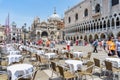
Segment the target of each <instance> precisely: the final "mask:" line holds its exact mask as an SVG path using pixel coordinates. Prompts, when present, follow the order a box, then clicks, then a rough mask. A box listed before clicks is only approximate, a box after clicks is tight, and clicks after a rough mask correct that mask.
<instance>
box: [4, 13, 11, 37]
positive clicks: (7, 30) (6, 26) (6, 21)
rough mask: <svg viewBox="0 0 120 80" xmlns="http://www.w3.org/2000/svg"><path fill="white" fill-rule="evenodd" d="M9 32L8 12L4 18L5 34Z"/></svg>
mask: <svg viewBox="0 0 120 80" xmlns="http://www.w3.org/2000/svg"><path fill="white" fill-rule="evenodd" d="M9 33H10V26H9V14H8V16H7V18H6V20H5V35H9Z"/></svg>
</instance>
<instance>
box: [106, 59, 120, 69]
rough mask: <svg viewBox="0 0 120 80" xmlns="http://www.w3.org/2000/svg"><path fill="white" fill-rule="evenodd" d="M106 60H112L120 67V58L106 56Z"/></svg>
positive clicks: (114, 65) (114, 64) (113, 63)
mask: <svg viewBox="0 0 120 80" xmlns="http://www.w3.org/2000/svg"><path fill="white" fill-rule="evenodd" d="M105 60H106V61H110V62H112V65H113V67H116V68H120V58H106V59H105Z"/></svg>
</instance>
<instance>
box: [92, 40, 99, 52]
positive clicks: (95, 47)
mask: <svg viewBox="0 0 120 80" xmlns="http://www.w3.org/2000/svg"><path fill="white" fill-rule="evenodd" d="M97 47H98V40H95V41H94V42H93V48H94V49H93V53H98V50H97Z"/></svg>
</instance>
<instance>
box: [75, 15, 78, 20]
mask: <svg viewBox="0 0 120 80" xmlns="http://www.w3.org/2000/svg"><path fill="white" fill-rule="evenodd" d="M75 20H76V21H77V20H78V13H76V14H75Z"/></svg>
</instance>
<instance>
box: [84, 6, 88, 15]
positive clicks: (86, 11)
mask: <svg viewBox="0 0 120 80" xmlns="http://www.w3.org/2000/svg"><path fill="white" fill-rule="evenodd" d="M84 16H85V17H86V16H88V9H87V8H86V9H85V11H84Z"/></svg>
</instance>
